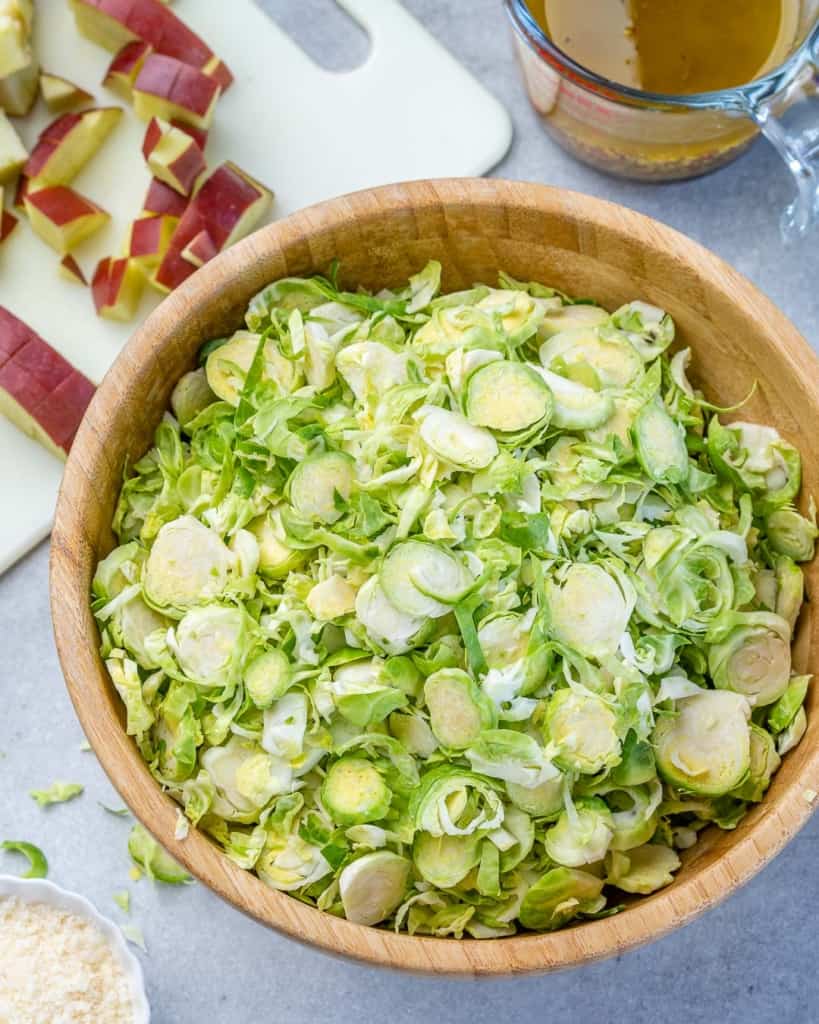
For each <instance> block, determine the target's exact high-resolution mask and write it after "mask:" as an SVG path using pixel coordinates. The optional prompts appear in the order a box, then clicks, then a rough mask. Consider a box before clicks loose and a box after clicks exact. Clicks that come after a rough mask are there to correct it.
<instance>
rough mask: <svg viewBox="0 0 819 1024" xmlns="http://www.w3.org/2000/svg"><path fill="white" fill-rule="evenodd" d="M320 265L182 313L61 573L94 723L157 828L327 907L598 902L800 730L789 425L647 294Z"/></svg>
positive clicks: (660, 869)
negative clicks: (145, 406) (357, 275)
mask: <svg viewBox="0 0 819 1024" xmlns="http://www.w3.org/2000/svg"><path fill="white" fill-rule="evenodd" d="M450 270H451V268H450ZM338 275H339V269H338V268H337V267H335V266H334V267H331V268H330V270H329V272H328V276H326V277H324V276H320V275H316V276H313V277H311V278H309V279H307V278H286V279H284V280H281V281H277V282H272V283H270V284H268V285H267V286H266V287H265V288H263V289H262V291H261V292H259V294H258V295H256V296H255V297H254V298H253V299H252V300H251V302H250V304H249V307H248V310H247V314H246V317H245V320H246V326H247V329H245V330H239V331H236V332H235V333H233V334H232V335H230V336H228V337H226V338H217V339H213V340H207V339H203V342H204V344H203V346H202V348H201V350H200V353H199V360H198V365H199V369H196V370H193V371H191V372H190V373H187V374H185V375H184V376H183V377H182V378H181V380H180V381H179V382H178V383H177V384H176V386H175V387H174V389H173V393H172V395H171V400H170V411H169V414H166V415H165V416H164V417H163V419H162V421H161V423H159V425H158V426H157V429H156V432H155V436H154V444H153V447H151V448H150V450H149V451H147V452H146V453H145V454H144V455H143V456H142V457H141V458H138V459H137V460H136V461H135V462H133V464H132V465H129V467H128V469H127V472H126V476H125V480H124V482H123V485H122V489H121V492H120V495H119V499H118V502H117V507H116V510H115V514H114V517H113V532H114V535H115V540H116V542H117V546H116V547H114V548H113V550H112V551H111V552H110V554H108V555H107V556H106V557H105V558H103V559H102V560H101V561H100V563H99V565H98V566H97V569H96V572H95V574H94V578H93V581H92V585H91V595H90V599H91V608H92V611H93V613H94V615H95V618H96V621H97V623H98V625H99V632H100V651H101V655H102V658H103V660H104V663H105V665H106V668H107V671H108V673H109V676H110V678H111V682H112V685H113V687H114V689H115V691H116V693H117V695H118V697H119V699H120V700H121V702H122V707H123V725H124V729H125V732H126V733H127V734H128V736H130V737H133V741H134V743H135V746H136V748H137V749H138V750H139V753H140V754H141V756H142V757H143V758H144V760H145V762H146V764H147V766H148V769H149V771H150V772H151V773H152V774H153V776H154V778H155V779H156V781H157V783H158V785H160V786H161V787H162V789H163V790H164V791H165V792H166V793H168V794H169V795H170V796H171V797H172V798H173V799H174V800H176V801H177V802H178V803H179V804H180V806H181V810H180V814H179V816H178V817H179V821H178V823H177V828H176V835H177V836H184V835H185V834H186V833H187V830H188V829H189V827H191V826H192V827H194V828H200V829H201V830H202V831H203V832H204V833H206V834H207V835H208V837H209V838H210V840H212V841H213V842H214V843H215V844H216V845H217V846H218V847H219V848H220V849H221V850H222V851H223V852H224V854H225V856H227V857H228V858H229V859H230V860H231V861H232V862H233V863H234V864H235V865H238V866H239V867H240V868H242V869H243V870H247V871H253V872H255V873H256V875H257V876H258V877H259V878H260V879H261V880H262V882H263V883H264V884H265V885H267V886H269V887H270V888H272V889H275V890H278V891H280V892H283V893H289V894H291V895H292V896H293V897H294V898H296V899H298V900H300V901H301V902H303V903H306V904H308V905H310V906H313V907H316V908H318V909H319V910H323V911H326V912H328V913H330V914H333V915H336V916H340V917H345V918H347V920H349V921H351V922H354V923H357V924H361V925H381V926H384V927H391V928H394V929H396V930H397V931H405V932H409V933H411V934H424V935H430V936H435V937H441V938H443V937H448V938H456V939H457V938H461V937H463V936H469V937H472V938H476V939H492V938H500V937H504V936H509V935H514V934H515V933H517V932H520V931H522V930H527V929H528V930H534V931H551V930H553V929H555V928H560V927H563V926H564V925H569V924H571V923H573V922H575V921H582V920H583V919H584V918H586V919H588V918H595V917H598V916H603V915H608V914H612V913H617V912H618V911H619V910H620V909H622V904H621V900H622V899H623V894H624V893H632V894H637V895H639V894H646V893H651V892H654V891H656V890H657V889H659V888H660V887H662V886H664V885H668V884H670V883H671V882H672V880H673V877H674V875H675V873H676V871H677V870H678V868H679V866H680V861H679V857H678V852H679V851H680V850H683V849H688V848H690V847H692V846H695V845H696V843H697V842H698V837H699V835H700V833H701V832H702V831H703V830H704V829H706V828H720V829H731V828H735V827H736V826H737V824H738V823H739V821H740V820H741V819H742V817H743V815H744V814H745V813H746V811H747V809H748V808H749V807H750V806H751V805H753V804H754V803H757V802H759V801H763V802H764V800H765V799H766V795H765V794H766V791H767V790H768V788H769V786H770V785H771V782H772V779H773V777H774V775H775V773H776V771H777V770H778V768H779V765H780V761H781V759H782V758H783V757H785V756H787V753H788V751H789V750H791V749H792V748H793V747H794V745H795V744H796V743H798V742H799V741H800V739H801V738H802V736H803V735H804V733H805V730H806V728H807V712H806V707H807V705H808V701H807V693H808V688H809V685H810V679H809V677H807V676H798V675H794V674H792V664H791V643H792V639H793V635H794V632H795V630H796V627H797V622H798V619H799V616H800V614H801V611H802V607H803V602H804V600H805V596H806V594H805V574H804V573H803V569H802V567H801V566H800V564H799V563H800V562H807V561H810V559H811V558H812V557H813V555H814V548H815V542H816V539H817V536H818V535H819V531H817V527H816V515H815V507H814V503H813V500H812V498H811V496H810V495H805V497H804V500H803V499H802V498H801V497H800V495H799V489H800V486H801V463H800V457H799V453H798V451H797V450H796V448H795V447H794V446H793V445H792V444H791V443H790V442H789V441H787V440H786V439H784V438H783V437H781V436H780V434H779V433H778V432H777V431H776V430H775V429H774V428H773V427H772V426H769V425H767V424H763V423H753V422H749V421H746V420H738V421H737V422H733V423H727V424H726V423H723V422H721V419H724V417H723V416H722V414H715V411H716V410H717V408H718V406H717V405H716V404H713V403H715V402H717V401H719V400H720V398H721V397H722V396H719V395H715V396H710V395H708V396H707V395H704V394H703V393H702V392H700V391H699V390H698V389H697V388H695V386H694V385H693V384H692V380H695V379H697V380H701V381H702V380H704V381H707V371H708V366H707V362H706V363H705V365H704V366H701V367H699V372H698V373H697V374H696V376H694V374H692V377H691V378H689V376H688V370H689V368H692V369H693V367H691V363H692V349H680V350H678V351H676V352H673V351H669V347H670V346H671V344H672V342H673V341H674V323H673V321H672V320H671V318H670V317H669V316H668V315H667V314H666V313H665V312H664V311H663V310H662V309H658V308H657V307H656V306H653V305H649V304H648V303H645V302H642V301H639V300H636V301H634V302H630V303H628V304H627V305H624V306H622V307H620V308H619V309H617V310H616V311H615V312H613V313H612V312H611V311H609V310H607V309H604V308H602V307H600V306H598V305H595V304H593V302H592V301H590V300H588V299H573V298H571V297H570V296H568V295H565V294H563V293H562V292H560V291H558V290H556V289H554V288H551V287H549V286H547V285H544V284H541V283H539V282H535V281H518V280H516V279H514V278H512V277H510V276H509V275H508V274H505V273H501V274H500V275H499V278H498V282H497V286H496V287H492V286H491V285H490V284H488V283H487V284H484V283H478V284H475V285H474V286H472V287H469V288H467V289H466V290H464V291H460V292H455V293H451V294H440V288H441V281H442V278H443V277H444V268H443V267H442V265H441V264H440V263H438V262H437V261H435V260H433V261H431V262H430V263H428V264H427V265H426V266H425V267H420V268H419V269H418V272H417V273H416V274H414V275H412V277H411V278H410V279H409V281H408V282H406V283H405V284H404V285H401V284H400V283H395V282H393V283H392V286H391V287H389V288H384V289H382V290H381V291H378V292H375V293H370V292H368V291H365V290H363V289H361V288H358V289H353V290H349V291H348V290H345V289H344V288H343V287H342V286H341V285H340V283H339V277H338ZM740 383H741V382H740ZM746 383H747V388H748V390H749V391H750V390H751V381H748V382H746ZM171 413H172V414H171ZM797 509H800V510H801V511H797ZM796 663H797V664H798V661H797V662H796ZM56 788H59V787H56ZM63 788H64V789H65V791H66V792H65V793H62V796H63V797H64V796H65V795H66V793H68V790H69V789H72V787H70V786H64V787H63ZM74 788H77V787H74ZM72 791H73V789H72ZM61 792H62V791H61ZM39 796H40V797H42V800H43V802H45V800H46V797H47V798H48V799H56V798H55V797H54V796H53V794H52V793H51V791H50V790H47V791H44V792H43V793H40V794H39ZM57 796H58V797H59V796H60V794H59V793H58V794H57ZM131 845H132V847H133V851H134V852H135V854H136V855H138V859H139V860H140V863H143V864H145V865H146V867H149V870H150V871H152V872H153V873H154V875H155V876H156V877H160V876H161V875H167V876H168V879H169V880H182V877H183V874H184V873H182V872H181V869H179V868H178V866H175V865H173V864H172V863H170V864H169V863H166V862H165V860H164V859H163V858H164V854H163V853H162V851H161V849H160V848H159V847H157V845H156V844H155V843H154V841H153V840H152V839H150V837H149V836H148V835H147V833H145V834H144V835H143V834H141V833H140V832H137V833H136V835H135V837H132V844H131ZM176 876H179V877H178V879H177V877H176Z"/></svg>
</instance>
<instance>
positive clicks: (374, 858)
mask: <svg viewBox="0 0 819 1024" xmlns="http://www.w3.org/2000/svg"><path fill="white" fill-rule="evenodd" d="M410 867H411V865H410V862H409V861H408V860H407V859H406V857H400V856H398V854H396V853H390V852H389V850H376V852H375V853H367V854H365V855H364V856H363V857H359V858H358V860H354V861H353V862H352V864H348V865H347V867H345V868H344V870H343V871H342V872H341V874H340V875H339V878H338V887H339V894H340V895H341V902H342V904H343V905H344V916H345V917H346V918H347V920H348V921H352V922H354V923H355V924H367V925H373V924H378V923H379V922H380V921H383V920H384V919H385V918H387V917H389V916H390V914H391V913H392V912H393V911H394V910H395V909H396V908H397V907H398V905H399V903H400V902H401V901H402V899H403V898H404V890H405V889H406V887H407V880H408V878H409V872H410Z"/></svg>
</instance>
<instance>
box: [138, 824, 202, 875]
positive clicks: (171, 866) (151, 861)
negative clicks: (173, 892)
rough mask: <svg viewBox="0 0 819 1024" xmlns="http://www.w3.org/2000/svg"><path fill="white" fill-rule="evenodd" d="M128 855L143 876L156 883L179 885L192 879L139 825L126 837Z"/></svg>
mask: <svg viewBox="0 0 819 1024" xmlns="http://www.w3.org/2000/svg"><path fill="white" fill-rule="evenodd" d="M128 853H129V854H130V855H131V859H132V860H133V862H134V863H135V864H136V865H138V867H140V868H141V869H142V870H143V871H144V872H145V874H146V875H147V876H148V877H149V878H151V879H153V880H154V881H157V882H165V883H166V884H167V885H181V884H183V883H185V882H191V881H193V879H192V878H191V876H190V875H189V874H188V872H187V871H185V869H184V868H183V867H182V865H181V864H179V863H177V861H175V860H174V859H173V857H171V855H170V854H169V853H167V852H166V851H165V850H163V849H162V847H161V846H160V845H159V843H158V842H157V841H156V840H155V839H154V838H153V836H152V835H151V834H150V833H149V832H148V830H147V829H146V828H144V827H143V826H142V825H140V824H136V825H134V827H133V828H132V829H131V834H130V836H129V837H128Z"/></svg>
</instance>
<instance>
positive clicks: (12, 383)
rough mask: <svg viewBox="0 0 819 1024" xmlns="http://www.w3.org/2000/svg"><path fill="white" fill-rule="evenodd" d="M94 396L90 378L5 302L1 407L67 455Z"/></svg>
mask: <svg viewBox="0 0 819 1024" xmlns="http://www.w3.org/2000/svg"><path fill="white" fill-rule="evenodd" d="M93 395H94V385H93V384H92V383H91V381H90V380H88V378H87V377H84V376H83V375H82V374H81V373H80V372H79V371H78V370H75V369H74V367H73V366H72V365H71V364H70V363H69V362H68V361H67V360H65V359H64V358H63V357H62V356H61V355H60V354H59V352H56V351H55V350H54V349H53V348H52V347H51V346H50V345H49V344H48V343H47V342H45V341H43V339H42V338H41V337H40V336H39V335H38V334H37V333H36V332H35V331H33V330H32V329H31V328H30V327H29V326H28V325H27V324H25V323H23V321H22V320H20V319H18V318H17V317H16V316H14V314H13V313H10V312H9V311H8V310H7V309H4V308H3V307H2V306H0V412H3V413H5V415H6V416H7V417H8V418H9V419H10V420H11V422H12V423H14V424H15V425H16V426H17V427H19V428H20V430H22V431H23V432H24V433H26V434H28V435H29V437H33V438H34V439H35V440H36V441H39V442H40V443H41V444H43V445H45V447H46V448H48V449H49V451H51V452H53V453H54V454H55V455H57V456H58V457H60V458H65V455H66V453H67V452H68V450H69V448H70V447H71V442H72V441H73V440H74V435H75V434H76V433H77V428H78V427H79V425H80V420H81V419H82V417H83V414H84V413H85V410H86V408H87V407H88V403H89V402H90V401H91V399H92V397H93Z"/></svg>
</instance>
